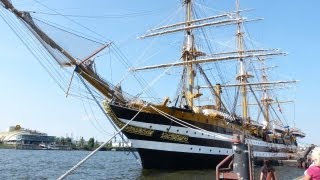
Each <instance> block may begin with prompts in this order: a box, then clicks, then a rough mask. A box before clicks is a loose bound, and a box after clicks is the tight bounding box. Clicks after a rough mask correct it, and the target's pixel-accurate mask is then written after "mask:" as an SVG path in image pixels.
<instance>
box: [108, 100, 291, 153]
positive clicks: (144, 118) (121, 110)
mask: <svg viewBox="0 0 320 180" xmlns="http://www.w3.org/2000/svg"><path fill="white" fill-rule="evenodd" d="M110 107H111V109H112V111H113V112H114V114H115V115H116V116H117V117H118V118H119V119H127V120H128V119H131V118H132V117H133V116H135V115H136V113H137V111H136V110H133V109H129V108H125V107H120V106H116V105H110ZM172 111H174V109H172ZM182 120H183V119H182ZM134 121H135V122H141V123H150V124H151V125H152V124H155V125H157V124H158V125H166V126H168V128H169V127H182V126H181V125H180V124H177V123H175V122H173V121H171V120H169V119H168V118H166V117H164V116H162V115H160V114H150V113H144V112H140V114H139V115H138V116H137V117H136V118H135V119H134ZM183 121H185V122H187V123H190V124H192V125H194V126H197V127H199V128H202V129H205V130H207V131H210V132H213V133H219V134H222V135H223V136H228V137H231V136H232V134H233V132H232V131H231V130H230V129H226V128H223V127H219V126H214V125H210V124H205V123H200V122H194V121H189V120H183ZM176 133H177V132H176ZM188 136H189V135H188ZM249 144H252V145H254V146H265V147H269V148H270V149H272V150H273V151H275V150H276V151H277V150H279V151H283V150H282V149H294V148H296V146H294V145H284V144H277V143H268V142H264V141H262V140H259V141H257V140H255V141H253V143H250V142H249ZM271 147H272V148H271Z"/></svg>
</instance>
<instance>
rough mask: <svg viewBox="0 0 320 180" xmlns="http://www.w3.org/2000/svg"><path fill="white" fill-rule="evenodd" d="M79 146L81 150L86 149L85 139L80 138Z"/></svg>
mask: <svg viewBox="0 0 320 180" xmlns="http://www.w3.org/2000/svg"><path fill="white" fill-rule="evenodd" d="M79 146H80V148H84V139H83V137H81V138H80V141H79Z"/></svg>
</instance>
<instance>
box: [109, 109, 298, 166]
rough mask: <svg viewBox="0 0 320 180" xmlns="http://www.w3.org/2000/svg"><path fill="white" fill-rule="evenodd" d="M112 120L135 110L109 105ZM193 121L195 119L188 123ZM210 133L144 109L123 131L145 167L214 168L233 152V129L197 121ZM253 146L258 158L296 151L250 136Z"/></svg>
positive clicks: (120, 120)
mask: <svg viewBox="0 0 320 180" xmlns="http://www.w3.org/2000/svg"><path fill="white" fill-rule="evenodd" d="M110 108H111V110H112V113H113V117H112V119H113V120H114V121H115V122H116V124H117V125H118V126H121V124H122V125H123V124H126V123H127V122H128V121H129V120H130V119H131V118H132V117H133V116H134V115H135V114H136V113H137V111H136V110H132V109H127V108H123V107H119V106H114V105H110ZM188 123H193V122H191V121H190V122H188ZM194 125H196V126H198V127H199V126H200V127H201V126H202V127H201V128H203V129H206V130H207V131H210V134H207V133H203V132H200V131H197V130H194V129H190V128H187V127H183V126H181V125H179V124H177V123H174V122H172V121H171V120H169V119H167V118H165V117H163V116H161V115H157V114H150V113H144V112H141V113H140V114H139V115H138V116H137V117H136V118H135V119H134V120H133V121H132V122H130V124H129V126H128V127H127V128H125V129H124V131H123V133H124V134H125V135H126V136H127V137H128V138H129V139H130V141H131V142H132V146H133V147H134V148H136V149H137V150H138V153H139V155H140V158H141V161H142V165H143V168H146V169H206V168H215V167H216V165H217V164H218V163H219V162H221V161H222V160H223V159H224V158H225V157H226V156H227V155H230V154H232V153H233V151H232V144H231V142H230V139H231V137H232V132H229V133H227V132H225V131H223V129H219V128H215V127H210V126H212V125H208V124H202V125H201V123H200V124H199V123H198V124H197V123H194ZM247 142H248V143H249V144H251V145H252V147H253V154H254V157H255V159H266V158H268V159H275V160H276V159H288V158H289V156H290V154H292V153H290V152H293V151H295V149H296V147H295V146H292V145H283V144H275V143H268V142H264V141H262V140H257V139H247Z"/></svg>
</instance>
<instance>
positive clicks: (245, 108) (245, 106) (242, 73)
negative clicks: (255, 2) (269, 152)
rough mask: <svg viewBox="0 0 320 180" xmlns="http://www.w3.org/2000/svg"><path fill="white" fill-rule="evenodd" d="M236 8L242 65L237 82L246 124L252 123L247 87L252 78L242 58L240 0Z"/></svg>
mask: <svg viewBox="0 0 320 180" xmlns="http://www.w3.org/2000/svg"><path fill="white" fill-rule="evenodd" d="M236 6H237V19H239V20H238V23H237V33H236V36H237V50H238V53H239V56H240V58H239V63H240V68H239V75H238V76H237V80H239V83H240V85H241V86H240V88H241V95H242V116H243V118H244V120H245V122H246V123H250V119H249V116H248V98H247V86H246V83H247V82H248V81H247V79H248V78H250V77H252V76H251V75H249V74H248V73H247V71H246V67H245V62H244V59H243V58H242V55H243V53H244V41H243V32H242V31H241V30H242V27H241V25H242V21H241V20H240V19H241V17H240V3H239V0H237V1H236Z"/></svg>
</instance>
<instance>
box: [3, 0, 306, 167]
mask: <svg viewBox="0 0 320 180" xmlns="http://www.w3.org/2000/svg"><path fill="white" fill-rule="evenodd" d="M194 1H195V0H183V1H182V4H183V8H184V11H185V13H184V14H185V19H184V21H182V22H178V23H176V24H172V25H165V26H162V27H159V28H154V29H151V30H149V31H147V33H146V34H145V35H143V36H141V37H140V38H141V39H145V38H153V37H156V36H164V35H167V34H173V33H183V36H184V41H183V44H182V51H181V52H180V60H179V61H176V62H170V63H164V64H159V65H149V66H145V67H138V68H133V67H130V69H129V70H130V72H131V73H137V72H141V71H144V70H159V69H162V70H163V74H166V73H167V72H168V71H169V70H171V69H174V68H179V69H180V70H181V71H180V75H179V77H180V78H179V79H180V80H179V81H180V82H179V83H178V84H176V85H175V84H172V83H170V84H169V83H168V84H167V86H170V87H172V88H177V93H176V96H175V97H170V98H169V97H165V98H164V99H163V101H162V102H160V103H159V102H154V101H151V100H145V99H144V98H140V94H138V95H136V96H132V95H129V94H128V93H126V92H125V90H123V88H122V87H121V86H120V85H119V84H117V85H114V84H112V83H110V82H108V81H107V80H105V79H104V78H103V77H102V76H101V75H99V74H98V72H97V70H96V67H95V61H94V56H95V55H97V54H98V53H99V52H101V51H102V50H104V49H106V48H109V47H110V46H111V45H112V43H107V44H99V43H96V44H97V45H99V46H100V47H98V48H96V49H95V50H94V51H91V55H88V56H86V57H76V56H75V54H74V53H73V52H72V50H70V49H69V48H70V47H68V46H64V45H63V44H64V43H59V41H58V40H55V38H54V37H55V36H54V35H52V34H50V33H52V32H54V31H52V29H55V31H63V30H62V29H59V28H56V27H55V26H53V25H51V24H49V23H46V22H44V21H43V20H39V19H35V18H33V17H32V16H31V15H30V13H29V12H25V11H19V10H17V9H16V8H15V7H14V6H13V5H12V3H11V2H10V1H9V0H1V5H2V6H3V7H4V8H5V9H7V10H9V11H10V12H11V13H13V14H14V15H15V16H16V17H17V18H18V19H19V20H20V21H21V22H22V24H23V25H25V26H26V27H27V28H28V30H29V31H30V32H31V33H32V35H33V37H34V38H36V39H37V40H38V41H39V42H40V44H41V45H42V46H43V47H44V48H45V49H46V50H47V52H48V53H49V54H50V55H51V56H52V58H53V59H54V60H56V62H58V64H59V65H60V66H61V67H64V68H70V67H73V68H74V71H73V72H74V73H76V74H77V75H78V76H79V78H80V80H81V82H83V84H84V86H85V87H86V88H88V91H89V92H90V93H91V94H92V97H93V99H94V100H95V101H98V100H97V98H95V96H94V93H95V92H93V91H91V90H90V87H93V88H94V90H95V91H96V92H98V93H100V94H102V95H103V97H104V100H103V101H102V102H100V104H99V105H100V106H99V107H101V109H103V111H104V113H105V114H106V115H107V117H108V118H109V119H110V120H111V122H112V125H114V127H115V128H116V129H120V128H122V127H124V126H125V125H127V126H126V127H125V128H124V129H123V131H122V133H123V134H124V135H125V136H126V137H127V138H128V139H129V140H130V141H131V142H132V146H133V147H134V148H136V150H137V151H138V153H139V155H140V158H141V161H142V166H143V168H146V169H201V168H213V167H215V166H216V165H217V164H218V163H219V162H220V161H221V160H223V159H224V158H225V157H226V156H227V155H230V154H232V153H233V151H232V143H231V137H232V134H235V133H236V134H244V135H245V137H246V143H248V144H249V145H251V146H252V149H253V156H254V158H255V159H257V160H259V159H260V160H261V159H268V158H269V159H288V158H290V157H291V156H292V155H293V153H295V152H296V151H297V141H296V139H297V138H302V137H304V136H305V134H304V133H303V132H301V131H300V130H298V129H294V128H289V127H288V126H284V125H283V123H281V121H280V117H279V116H278V115H277V112H276V110H275V108H274V106H277V105H279V104H280V103H281V102H278V100H277V97H274V96H272V93H271V92H272V91H273V90H272V86H279V85H280V86H281V87H283V85H285V84H289V83H295V82H296V81H269V76H268V74H267V71H268V69H269V68H270V67H267V66H266V63H265V61H266V60H267V59H268V58H271V57H274V56H279V55H285V53H284V52H282V51H280V50H278V49H249V48H247V46H246V44H245V38H244V29H243V27H244V23H246V22H251V21H256V20H259V19H247V18H245V17H243V16H242V13H243V12H245V11H246V10H241V9H240V5H239V1H237V3H236V5H237V7H236V10H235V11H233V12H227V13H222V14H219V15H214V16H209V17H201V18H199V17H198V15H197V14H196V11H195V9H194V3H195V2H194ZM1 11H2V10H1ZM2 13H5V12H4V11H2ZM5 20H6V19H5ZM6 22H7V23H8V24H9V25H10V22H9V21H6ZM225 26H233V27H235V28H234V30H235V35H236V36H235V39H236V42H235V44H236V46H235V50H233V51H223V52H213V50H212V48H210V47H211V46H212V45H211V42H210V41H209V39H208V38H207V36H206V34H205V30H206V29H207V28H222V27H225ZM11 27H12V28H13V30H15V28H14V27H13V26H11ZM50 30H51V31H50ZM15 31H17V30H15ZM65 32H67V31H65ZM196 33H202V34H203V35H202V36H199V35H197V34H196ZM18 35H19V34H18ZM71 35H74V37H78V38H82V39H84V38H83V37H82V36H78V35H76V34H71ZM199 37H201V38H199ZM20 38H21V37H20ZM22 38H23V37H22ZM200 39H201V40H204V41H205V42H206V43H205V45H200V43H199V42H200ZM86 40H88V39H86ZM70 43H71V42H70ZM25 44H26V45H27V46H28V45H30V44H27V43H25ZM205 46H207V48H205ZM200 49H201V50H200ZM30 50H32V48H30ZM205 50H207V52H206V51H205ZM222 62H228V64H227V65H228V66H230V67H231V66H232V67H234V68H236V69H237V70H236V73H233V72H232V71H231V70H230V71H228V70H227V74H219V76H218V78H217V77H213V76H212V75H211V74H210V73H212V72H211V71H216V72H218V73H219V72H221V69H220V70H219V68H218V66H219V65H220V64H221V63H222ZM219 63H220V64H219ZM254 63H255V64H258V65H256V66H259V67H260V69H255V70H256V71H255V76H254V75H253V74H251V73H250V72H249V71H248V69H249V66H250V68H251V69H252V67H251V66H253V64H254ZM209 65H211V66H209ZM209 67H210V68H209ZM208 72H209V73H208ZM232 73H233V75H234V80H235V81H233V82H235V83H231V84H230V83H228V82H231V81H226V80H224V79H223V78H222V77H223V76H227V75H231V74H232ZM73 76H74V74H72V77H73ZM70 83H71V82H70ZM88 84H90V87H89V86H88ZM149 86H152V82H150V83H149V84H148V85H146V87H145V89H144V90H146V89H148V88H149ZM230 89H232V90H233V92H234V93H233V97H232V98H230V97H229V98H226V96H231V95H230V93H229V95H228V92H230V91H231V90H230ZM68 91H69V89H68ZM224 94H226V95H224ZM206 98H207V99H206ZM238 101H239V102H240V105H239V104H238ZM250 113H252V114H254V113H256V116H257V118H256V119H254V118H253V115H251V114H250ZM274 119H277V120H274Z"/></svg>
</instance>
